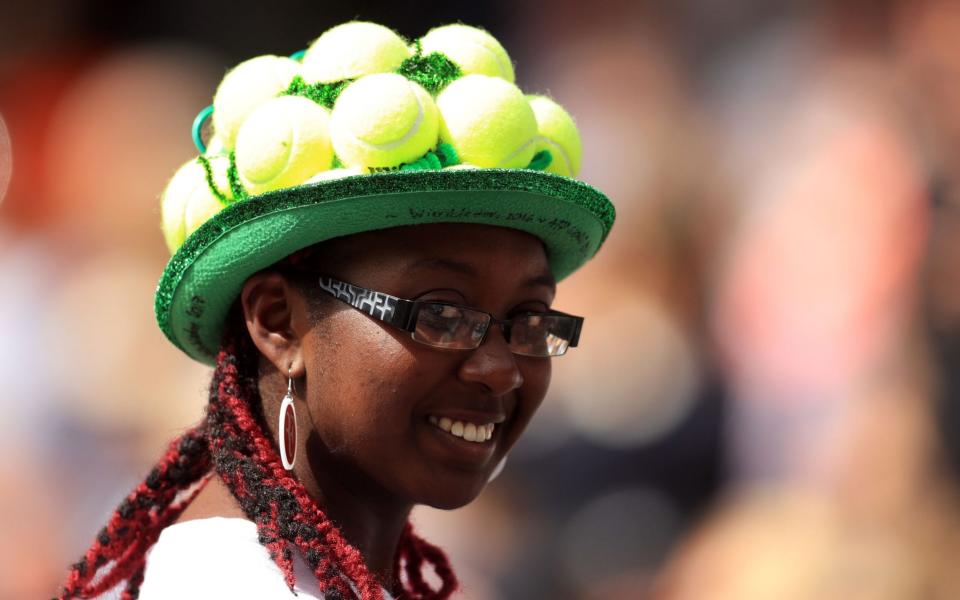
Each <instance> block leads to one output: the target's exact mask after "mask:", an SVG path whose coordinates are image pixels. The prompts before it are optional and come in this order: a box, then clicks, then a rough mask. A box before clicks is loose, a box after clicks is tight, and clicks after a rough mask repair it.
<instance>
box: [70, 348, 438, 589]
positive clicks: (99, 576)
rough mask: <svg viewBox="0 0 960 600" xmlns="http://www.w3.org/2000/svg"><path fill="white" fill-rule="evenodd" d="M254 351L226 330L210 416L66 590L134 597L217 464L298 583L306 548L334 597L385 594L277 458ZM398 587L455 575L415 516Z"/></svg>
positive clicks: (124, 512)
mask: <svg viewBox="0 0 960 600" xmlns="http://www.w3.org/2000/svg"><path fill="white" fill-rule="evenodd" d="M256 372H257V370H256V353H255V350H253V348H252V344H251V343H250V341H249V338H247V337H246V336H234V335H232V334H230V333H228V334H227V337H226V339H225V340H224V344H223V347H222V349H221V351H220V353H219V354H218V356H217V367H216V370H215V371H214V376H213V381H212V382H211V386H210V402H209V406H208V409H207V417H206V420H205V421H204V422H203V423H202V424H201V425H200V426H198V427H197V428H195V429H193V430H191V431H189V432H187V433H186V434H184V435H183V436H182V437H181V438H179V439H177V440H175V441H174V442H173V443H172V444H171V445H170V449H169V450H168V452H167V453H166V454H165V455H164V457H163V458H162V459H161V461H160V462H159V463H158V465H157V466H156V467H155V468H154V469H153V470H152V471H151V472H150V475H149V476H148V477H147V478H146V480H145V481H144V482H143V483H141V484H140V485H138V486H137V488H136V489H135V490H134V491H133V492H131V493H130V495H129V496H128V497H127V498H126V499H125V500H124V501H123V502H122V503H121V504H120V506H119V507H118V508H117V510H116V511H115V512H114V514H113V515H112V516H111V518H110V521H109V523H108V524H107V526H106V527H105V528H104V529H103V530H102V531H101V532H100V534H99V535H98V536H97V539H96V540H94V543H93V545H92V546H91V547H90V549H89V550H88V551H87V553H86V554H85V555H84V556H83V558H82V559H81V560H80V561H79V562H77V563H76V564H74V565H73V567H72V568H71V569H70V572H69V573H68V577H67V581H66V583H65V585H64V588H63V591H62V593H61V595H60V596H59V598H61V599H66V598H94V597H96V596H97V595H99V594H102V593H103V592H105V591H107V590H110V589H112V588H113V587H114V586H116V585H117V584H119V583H121V582H124V581H125V582H126V584H125V587H124V592H123V598H124V599H125V600H126V599H133V598H136V597H137V595H138V592H139V586H140V584H141V583H142V581H143V572H144V566H145V555H146V551H147V550H148V549H149V548H150V546H151V545H153V543H154V542H156V540H157V537H158V536H159V535H160V531H162V530H163V528H164V527H166V526H167V525H169V524H171V523H173V522H174V521H175V520H176V518H177V517H178V516H179V515H180V513H181V512H182V511H183V509H184V508H185V506H186V505H187V504H188V503H189V501H190V500H192V498H193V496H194V495H195V493H196V491H197V490H198V489H199V486H195V484H196V483H197V482H199V481H200V480H201V479H203V477H204V476H205V475H207V474H208V473H209V472H210V470H211V467H212V468H213V469H214V470H215V471H216V474H217V475H218V476H219V477H220V478H221V479H222V480H223V481H224V483H226V485H227V487H228V488H229V489H230V491H231V492H232V493H233V495H234V496H235V497H236V498H237V500H238V502H239V503H240V506H241V508H242V509H243V511H244V513H245V514H246V515H247V517H248V518H249V519H251V520H252V521H254V522H255V523H256V524H257V531H258V538H259V541H260V543H261V544H263V545H264V546H265V547H266V548H267V549H268V550H269V552H270V556H271V558H272V559H273V560H274V561H275V562H276V563H277V565H278V566H279V567H280V569H281V571H282V572H283V574H284V577H285V580H286V582H287V585H288V586H289V587H290V589H291V590H292V589H293V586H294V583H295V579H294V573H293V552H294V551H295V550H296V551H299V552H301V554H302V555H303V557H304V559H305V561H306V563H307V564H308V565H309V566H310V568H311V569H312V570H313V572H314V575H315V576H316V577H317V580H318V582H319V587H320V589H321V591H322V592H323V593H324V595H325V596H326V598H328V599H329V600H344V599H346V598H352V597H354V595H355V594H354V592H353V590H352V589H351V587H350V583H348V581H349V582H352V584H353V586H355V588H356V590H357V592H358V593H359V597H360V598H361V599H362V600H379V599H381V598H382V594H381V589H380V585H379V583H378V582H377V581H376V579H375V578H374V577H373V575H372V574H371V573H370V571H369V570H368V569H367V567H366V564H365V562H364V560H363V557H362V555H361V554H360V552H359V551H358V550H357V549H356V548H354V547H353V546H351V545H350V544H349V543H348V542H347V541H346V539H345V538H344V537H343V535H342V534H341V533H340V531H339V529H338V528H337V527H336V526H335V525H334V524H333V523H332V522H331V521H330V519H329V518H327V516H326V514H325V513H324V512H323V510H321V509H320V507H319V506H318V505H317V504H316V502H315V501H314V500H313V498H312V497H311V496H310V495H309V494H308V493H307V492H306V489H305V488H304V487H303V485H302V484H300V482H299V481H297V480H296V479H295V478H294V477H293V476H292V475H291V474H290V472H289V471H287V470H285V469H284V468H283V466H282V464H281V463H280V458H279V456H278V454H277V451H276V450H275V445H274V443H273V442H272V441H271V440H270V439H269V438H268V437H267V436H266V435H265V433H264V431H265V428H264V427H263V426H262V425H261V422H262V419H260V418H259V415H258V413H257V412H256V410H255V408H259V407H260V400H259V392H258V390H257V381H256ZM425 562H426V563H430V564H431V565H432V566H433V569H434V571H435V572H436V574H437V575H438V576H439V577H440V579H441V582H442V584H441V587H440V589H439V590H433V589H432V588H430V586H429V585H428V584H427V583H426V581H425V580H424V578H423V575H422V573H421V570H422V567H423V565H424V563H425ZM395 564H396V566H397V568H396V570H395V574H396V578H397V581H395V582H394V587H395V589H397V590H402V591H403V595H404V598H410V599H411V600H443V599H445V598H449V597H450V595H451V594H452V593H453V592H454V590H456V588H457V580H456V577H455V576H454V574H453V570H452V569H451V568H450V565H449V562H448V561H447V558H446V556H445V555H444V554H443V552H442V551H441V550H440V549H439V548H437V547H435V546H432V545H430V544H429V543H427V542H426V541H424V540H423V539H421V538H419V537H418V536H416V535H415V534H414V533H413V529H412V527H411V526H410V525H409V524H408V525H407V527H406V528H405V530H404V533H403V536H402V538H401V541H400V545H399V547H398V548H397V556H396V559H395Z"/></svg>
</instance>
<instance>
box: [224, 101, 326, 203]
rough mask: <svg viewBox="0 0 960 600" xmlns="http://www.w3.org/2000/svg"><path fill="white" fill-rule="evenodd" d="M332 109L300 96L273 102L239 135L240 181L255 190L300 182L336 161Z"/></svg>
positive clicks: (282, 186)
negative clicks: (330, 114)
mask: <svg viewBox="0 0 960 600" xmlns="http://www.w3.org/2000/svg"><path fill="white" fill-rule="evenodd" d="M328 120H329V116H328V111H327V109H325V108H324V107H322V106H320V105H319V104H317V103H316V102H313V101H312V100H308V99H306V98H303V97H300V96H281V97H279V98H274V99H273V100H270V101H269V102H267V103H266V104H264V105H263V106H261V107H260V108H258V109H257V110H255V111H253V113H252V114H251V115H250V116H249V117H247V120H246V121H244V122H243V125H242V126H241V127H240V131H239V133H237V148H236V162H237V173H238V174H239V175H240V180H241V182H242V183H243V185H244V186H245V187H246V188H247V191H249V192H250V193H251V194H254V195H255V194H262V193H264V192H269V191H271V190H276V189H280V188H284V187H290V186H294V185H299V184H301V183H303V182H304V181H306V180H307V179H308V178H309V177H311V176H312V175H314V174H315V173H317V172H318V171H323V170H326V169H329V168H330V167H331V165H332V164H333V149H332V148H331V147H330V134H329V131H328V129H327V127H328Z"/></svg>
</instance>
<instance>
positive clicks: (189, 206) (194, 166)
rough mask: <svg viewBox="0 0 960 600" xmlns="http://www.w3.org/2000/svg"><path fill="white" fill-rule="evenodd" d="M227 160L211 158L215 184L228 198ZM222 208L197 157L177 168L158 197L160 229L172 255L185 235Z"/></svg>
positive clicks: (181, 243)
mask: <svg viewBox="0 0 960 600" xmlns="http://www.w3.org/2000/svg"><path fill="white" fill-rule="evenodd" d="M229 163H230V161H229V159H228V158H227V157H225V156H219V157H214V158H212V159H210V167H211V170H212V174H213V180H214V184H215V185H216V186H217V188H218V190H219V191H220V192H221V193H223V195H224V196H225V197H227V198H230V197H231V196H230V194H229V193H227V191H228V190H229V185H227V168H228V166H229ZM223 207H224V205H223V204H222V203H221V202H220V199H219V198H217V196H216V195H215V194H214V193H213V191H211V190H210V186H209V185H208V183H207V173H206V170H205V169H204V168H203V165H201V164H200V162H199V161H198V160H197V159H193V160H191V161H190V162H188V163H186V164H185V165H183V166H182V167H180V169H178V170H177V172H176V173H175V174H174V176H173V177H172V178H171V179H170V183H168V184H167V187H166V189H164V191H163V194H162V195H161V197H160V220H161V229H162V230H163V238H164V240H165V241H166V242H167V248H169V249H170V252H171V254H172V253H174V252H176V251H177V249H178V248H180V246H182V245H183V241H184V240H185V239H186V238H187V236H189V235H190V234H191V233H193V232H194V231H196V229H197V228H198V227H200V226H201V225H203V224H204V223H205V222H206V221H207V220H208V219H209V218H210V217H212V216H213V215H215V214H217V213H218V212H220V210H222V209H223Z"/></svg>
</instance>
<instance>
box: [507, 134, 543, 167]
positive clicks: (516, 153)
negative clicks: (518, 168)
mask: <svg viewBox="0 0 960 600" xmlns="http://www.w3.org/2000/svg"><path fill="white" fill-rule="evenodd" d="M536 142H537V136H533V137H532V138H530V139H529V140H527V141H526V142H525V143H523V144H522V145H521V146H520V147H519V148H517V149H516V150H514V151H513V152H511V153H510V154H508V155H507V156H505V157H503V160H501V161H500V164H501V165H507V164H510V162H511V161H512V160H513V159H514V158H516V157H518V156H520V155H521V154H523V152H525V151H526V150H527V148H529V147H530V145H531V144H535V143H536ZM524 166H526V165H524Z"/></svg>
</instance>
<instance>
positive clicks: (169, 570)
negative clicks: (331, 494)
mask: <svg viewBox="0 0 960 600" xmlns="http://www.w3.org/2000/svg"><path fill="white" fill-rule="evenodd" d="M293 555H294V559H293V572H294V575H296V579H297V583H296V585H295V586H294V591H296V593H297V596H296V597H295V596H293V595H292V594H291V593H290V588H288V587H287V583H286V582H285V581H284V579H283V572H282V571H281V570H280V567H278V566H277V564H276V563H275V562H273V560H271V559H270V553H269V551H268V550H267V549H266V548H265V547H264V546H263V545H262V544H260V542H259V541H257V526H256V524H255V523H254V522H253V521H248V520H247V519H235V518H225V517H211V518H209V519H195V520H192V521H184V522H183V523H177V524H175V525H170V526H169V527H167V528H165V529H164V530H163V531H162V532H160V537H159V539H158V540H157V543H156V544H154V546H153V547H152V548H151V549H150V551H149V552H148V554H147V564H146V572H145V574H144V579H143V584H142V585H141V586H140V600H169V599H171V598H177V599H178V600H194V599H197V600H199V599H201V598H202V599H203V600H209V599H212V598H230V599H244V598H249V599H251V600H254V599H256V600H271V599H273V598H278V599H280V598H282V599H284V600H288V599H292V598H297V599H298V600H321V599H322V598H323V594H322V593H321V592H320V588H319V585H318V583H317V578H316V577H315V576H314V575H313V573H312V572H311V570H310V567H308V566H307V564H306V562H304V560H303V557H302V556H301V555H300V553H299V552H297V551H294V552H293ZM383 597H384V600H393V597H392V596H391V595H390V594H389V593H388V592H387V591H386V590H383Z"/></svg>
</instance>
